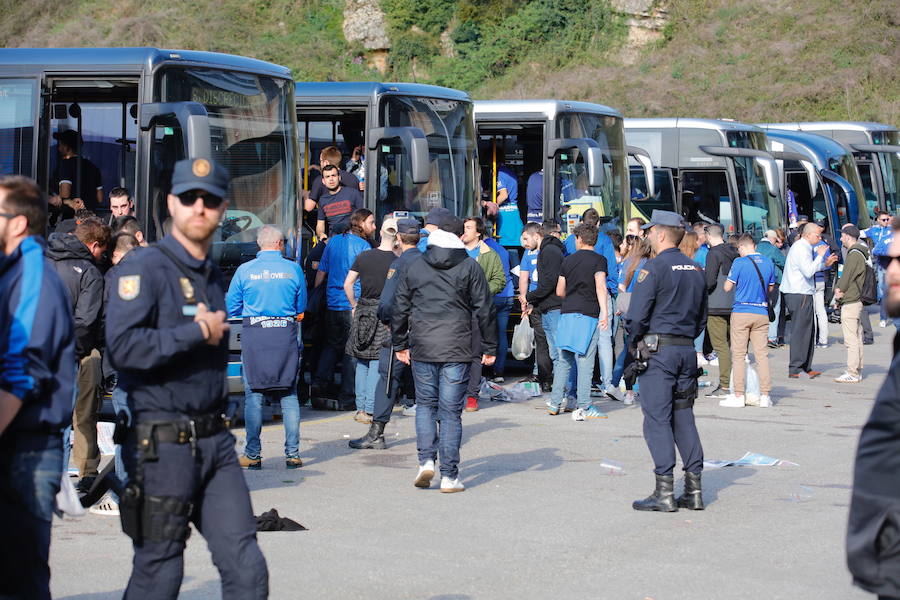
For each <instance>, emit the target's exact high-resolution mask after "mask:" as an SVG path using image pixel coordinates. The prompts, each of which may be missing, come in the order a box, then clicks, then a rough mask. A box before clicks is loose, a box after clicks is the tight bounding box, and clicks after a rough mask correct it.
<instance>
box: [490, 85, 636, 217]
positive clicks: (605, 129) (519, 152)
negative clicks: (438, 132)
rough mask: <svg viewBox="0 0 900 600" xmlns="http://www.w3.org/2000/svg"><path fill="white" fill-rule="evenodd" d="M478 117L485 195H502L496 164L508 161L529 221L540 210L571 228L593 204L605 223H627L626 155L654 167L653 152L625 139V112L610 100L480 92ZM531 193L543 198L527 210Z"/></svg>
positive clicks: (523, 214) (492, 197)
mask: <svg viewBox="0 0 900 600" xmlns="http://www.w3.org/2000/svg"><path fill="white" fill-rule="evenodd" d="M475 125H476V127H477V129H478V145H479V163H480V175H481V181H482V182H484V185H482V189H483V190H484V194H483V199H484V200H491V201H495V200H496V193H497V192H496V185H494V183H493V182H495V181H496V180H497V172H498V169H500V168H506V169H508V170H509V171H511V172H512V173H513V174H514V175H515V177H516V179H517V182H518V184H519V187H518V189H519V210H520V214H521V217H522V221H523V222H527V221H529V220H536V219H538V217H537V216H536V214H540V219H541V220H556V221H558V222H560V223H561V224H562V226H563V231H567V230H568V228H570V227H572V226H573V225H575V224H577V223H578V221H579V220H580V218H581V215H582V213H584V211H585V210H587V209H588V208H591V207H593V208H595V209H597V211H598V212H599V213H600V217H601V223H602V225H601V226H602V227H603V228H613V229H621V228H622V227H623V222H622V219H623V216H624V213H623V210H624V206H625V203H626V202H627V201H628V198H629V180H628V163H627V160H628V155H629V154H631V155H632V156H634V157H635V159H636V160H640V161H643V162H642V164H644V165H645V166H646V168H647V169H648V173H649V172H650V169H651V165H650V156H649V154H648V153H647V152H644V151H643V150H640V149H639V148H628V147H626V145H625V135H624V131H623V129H622V115H621V113H619V111H617V110H616V109H614V108H610V107H608V106H602V105H600V104H592V103H588V102H569V101H564V100H477V101H476V102H475ZM529 186H532V187H534V186H537V188H538V189H537V190H534V189H531V190H529ZM538 192H539V194H538ZM529 196H531V197H533V198H537V199H538V200H539V201H541V202H542V210H541V211H540V212H539V213H537V211H535V210H529V208H528V206H527V203H526V201H524V200H525V199H526V198H528V197H529ZM529 213H530V214H531V217H529Z"/></svg>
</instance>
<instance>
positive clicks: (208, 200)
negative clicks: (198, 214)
mask: <svg viewBox="0 0 900 600" xmlns="http://www.w3.org/2000/svg"><path fill="white" fill-rule="evenodd" d="M197 198H202V199H203V206H205V207H206V208H219V207H220V206H222V202H224V201H225V199H224V198H223V197H222V196H216V195H215V194H210V193H208V192H202V191H200V192H198V191H196V190H188V191H187V192H184V193H181V194H178V199H179V200H180V201H181V203H182V204H183V205H184V206H193V205H194V204H195V203H196V202H197Z"/></svg>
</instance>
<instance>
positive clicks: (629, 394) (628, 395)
mask: <svg viewBox="0 0 900 600" xmlns="http://www.w3.org/2000/svg"><path fill="white" fill-rule="evenodd" d="M622 404H624V405H625V406H631V405H632V404H634V392H633V391H632V390H628V391H626V392H625V398H624V399H623V400H622Z"/></svg>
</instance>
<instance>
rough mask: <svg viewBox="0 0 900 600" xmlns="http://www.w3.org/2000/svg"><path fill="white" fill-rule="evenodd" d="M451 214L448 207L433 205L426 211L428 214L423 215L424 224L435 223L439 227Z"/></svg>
mask: <svg viewBox="0 0 900 600" xmlns="http://www.w3.org/2000/svg"><path fill="white" fill-rule="evenodd" d="M452 216H453V213H451V212H450V211H449V210H448V209H446V208H444V207H443V206H435V207H434V208H432V209H431V210H429V211H428V214H427V215H426V216H425V224H426V225H437V226H438V227H440V226H441V225H443V224H444V221H446V220H447V219H449V218H450V217H452Z"/></svg>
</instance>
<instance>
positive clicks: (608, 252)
mask: <svg viewBox="0 0 900 600" xmlns="http://www.w3.org/2000/svg"><path fill="white" fill-rule="evenodd" d="M565 246H566V256H569V255H570V254H575V236H574V235H570V236H569V237H567V238H566V241H565ZM594 252H596V253H597V254H599V255H600V256H602V257H603V258H605V259H606V268H607V271H608V272H607V274H606V289H607V290H609V293H610V295H612V296H613V297H615V296H617V295H618V294H619V273H618V270H617V269H616V251H615V250H614V249H613V245H612V240H610V239H609V236H608V235H606V234H605V233H603V232H602V231H601V232H600V233H599V234H598V235H597V243H596V244H594Z"/></svg>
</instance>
